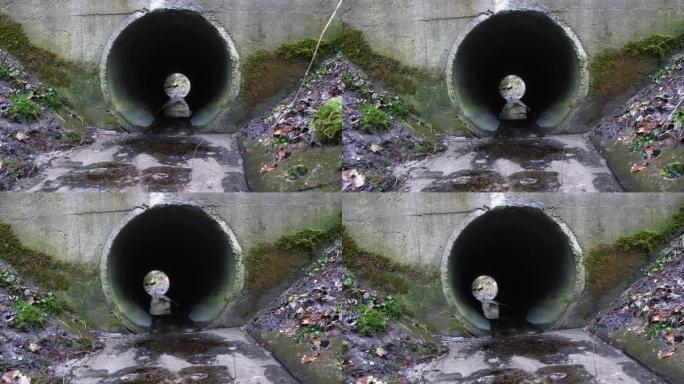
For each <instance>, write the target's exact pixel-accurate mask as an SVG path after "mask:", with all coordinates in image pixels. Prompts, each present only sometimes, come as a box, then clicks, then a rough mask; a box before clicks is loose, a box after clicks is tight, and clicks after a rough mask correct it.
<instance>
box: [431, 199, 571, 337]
mask: <svg viewBox="0 0 684 384" xmlns="http://www.w3.org/2000/svg"><path fill="white" fill-rule="evenodd" d="M571 236H572V235H571V234H569V231H568V230H567V229H566V228H563V227H562V226H561V225H560V224H559V223H558V222H557V221H555V220H554V219H552V218H551V217H549V216H547V215H546V214H545V213H544V212H543V211H541V210H539V209H536V208H529V207H505V208H496V209H493V210H491V211H488V212H486V213H483V214H481V215H478V216H477V217H476V218H474V219H473V220H472V221H469V222H467V223H466V225H465V226H464V227H463V228H462V230H460V233H457V237H456V238H455V241H454V242H453V244H450V247H448V250H449V251H448V253H446V254H445V257H446V258H447V259H446V260H445V261H446V263H445V264H444V265H445V269H446V270H445V271H443V272H444V278H443V282H444V283H445V284H446V287H445V293H446V294H447V298H448V299H449V301H450V302H451V303H452V304H453V305H454V307H455V309H456V311H457V317H458V318H459V319H460V320H462V321H463V323H464V324H465V325H466V327H467V328H468V329H469V330H470V331H471V332H473V333H475V334H479V333H483V332H487V331H488V330H490V322H489V321H488V320H487V319H486V318H485V317H484V315H483V310H482V304H481V303H480V302H479V301H477V300H476V299H475V297H474V296H473V293H472V284H473V281H474V280H475V279H476V278H478V277H479V276H483V275H486V276H491V277H492V278H494V279H495V280H496V282H497V283H498V286H499V294H498V296H497V297H496V299H495V300H496V301H497V302H499V303H501V304H503V305H504V307H503V309H502V311H501V312H502V316H501V321H499V322H498V326H499V327H503V328H511V329H525V328H529V327H533V328H536V329H541V330H547V329H551V328H554V327H556V326H557V325H558V323H559V321H560V320H561V319H562V318H563V317H564V316H565V314H566V313H567V312H568V310H569V305H570V303H571V302H572V301H573V300H574V299H575V298H576V296H577V295H578V294H579V292H581V290H582V288H583V286H584V283H583V282H584V278H583V276H584V275H583V270H582V267H581V265H582V263H581V255H580V250H579V246H578V245H577V242H576V240H574V238H571Z"/></svg>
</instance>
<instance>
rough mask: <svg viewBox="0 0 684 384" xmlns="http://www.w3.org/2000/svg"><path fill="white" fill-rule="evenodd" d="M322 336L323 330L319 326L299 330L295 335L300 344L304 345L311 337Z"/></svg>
mask: <svg viewBox="0 0 684 384" xmlns="http://www.w3.org/2000/svg"><path fill="white" fill-rule="evenodd" d="M312 336H313V337H319V336H321V328H320V327H319V326H317V325H312V326H310V327H304V328H299V330H297V333H295V335H294V339H295V340H296V341H297V342H298V343H304V342H306V341H308V340H309V339H310V338H311V337H312Z"/></svg>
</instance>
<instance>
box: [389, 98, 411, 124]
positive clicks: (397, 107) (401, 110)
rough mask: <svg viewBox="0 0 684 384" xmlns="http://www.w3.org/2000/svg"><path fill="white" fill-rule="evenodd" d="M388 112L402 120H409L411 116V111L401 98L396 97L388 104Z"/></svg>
mask: <svg viewBox="0 0 684 384" xmlns="http://www.w3.org/2000/svg"><path fill="white" fill-rule="evenodd" d="M387 110H389V111H390V112H391V113H393V114H394V115H395V116H397V117H399V118H402V119H405V118H407V117H408V116H409V115H410V114H411V109H410V108H409V107H408V106H407V105H406V103H404V100H402V99H401V97H399V96H395V97H394V98H392V100H390V101H389V103H387Z"/></svg>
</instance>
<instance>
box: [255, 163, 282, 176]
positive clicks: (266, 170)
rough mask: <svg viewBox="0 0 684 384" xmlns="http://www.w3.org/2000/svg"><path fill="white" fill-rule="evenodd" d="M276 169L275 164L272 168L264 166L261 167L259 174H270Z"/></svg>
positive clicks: (276, 165)
mask: <svg viewBox="0 0 684 384" xmlns="http://www.w3.org/2000/svg"><path fill="white" fill-rule="evenodd" d="M276 168H278V164H275V165H273V166H272V167H271V166H268V165H264V166H263V167H261V171H259V173H261V174H264V173H271V172H273V171H275V169H276Z"/></svg>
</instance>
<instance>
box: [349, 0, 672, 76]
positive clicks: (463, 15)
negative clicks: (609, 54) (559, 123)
mask: <svg viewBox="0 0 684 384" xmlns="http://www.w3.org/2000/svg"><path fill="white" fill-rule="evenodd" d="M510 9H534V10H540V11H542V12H545V13H548V14H552V15H554V16H555V17H558V18H559V19H561V20H562V21H564V22H565V23H566V24H567V25H568V26H569V27H570V28H571V29H572V30H573V31H574V33H575V34H576V35H577V36H578V37H579V39H580V40H581V41H582V44H583V46H584V48H585V50H586V51H587V53H588V54H589V56H591V55H593V54H595V53H597V52H599V51H601V50H603V49H605V48H610V47H622V46H623V45H624V44H625V43H626V42H627V41H630V40H634V39H637V38H641V37H645V36H647V35H650V34H653V33H658V32H660V33H667V32H674V31H675V30H676V28H677V23H678V22H681V20H682V18H684V0H647V1H642V0H616V1H602V0H601V1H586V0H567V1H557V0H462V1H451V0H399V1H398V0H354V1H352V2H351V3H349V2H348V3H347V7H346V9H345V13H344V15H343V20H344V21H345V22H346V23H349V24H350V25H351V26H352V27H354V28H356V29H360V30H362V31H363V32H364V33H365V35H366V38H367V39H368V41H369V42H370V43H371V45H372V46H373V48H374V49H376V50H378V51H379V52H381V53H383V54H386V55H389V56H392V57H394V58H397V59H399V60H401V61H402V62H404V63H407V64H409V65H413V66H417V67H420V68H424V69H429V70H435V71H440V72H441V71H444V69H445V68H446V65H447V57H448V54H449V50H450V49H451V47H452V45H453V44H454V41H455V40H456V38H457V36H458V35H459V34H461V33H464V32H466V31H468V30H469V29H470V27H471V23H472V21H473V20H474V19H476V18H477V17H478V16H480V15H481V14H486V13H491V12H499V11H503V10H510Z"/></svg>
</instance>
